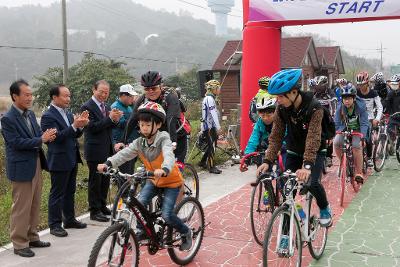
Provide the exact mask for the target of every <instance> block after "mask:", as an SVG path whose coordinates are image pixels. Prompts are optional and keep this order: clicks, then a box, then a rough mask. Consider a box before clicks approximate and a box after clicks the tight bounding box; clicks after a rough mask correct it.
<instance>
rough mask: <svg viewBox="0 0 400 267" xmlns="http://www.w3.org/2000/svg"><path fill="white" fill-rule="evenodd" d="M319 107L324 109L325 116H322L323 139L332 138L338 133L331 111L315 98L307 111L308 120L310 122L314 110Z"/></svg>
mask: <svg viewBox="0 0 400 267" xmlns="http://www.w3.org/2000/svg"><path fill="white" fill-rule="evenodd" d="M318 108H322V110H323V111H324V116H323V118H322V139H324V140H331V139H332V138H333V137H335V135H336V128H335V122H334V120H333V117H332V116H331V113H330V111H329V110H328V109H327V108H326V107H325V106H322V105H321V104H320V103H319V102H318V100H316V99H315V98H313V100H312V101H311V103H310V106H309V107H308V110H307V112H306V121H307V122H310V120H311V116H312V114H313V112H314V111H315V110H316V109H318Z"/></svg>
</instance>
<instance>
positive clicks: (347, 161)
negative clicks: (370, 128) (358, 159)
mask: <svg viewBox="0 0 400 267" xmlns="http://www.w3.org/2000/svg"><path fill="white" fill-rule="evenodd" d="M336 134H341V135H343V145H342V147H341V150H342V157H341V159H340V165H339V173H338V176H339V180H340V188H341V193H340V206H342V207H344V192H345V190H346V183H351V185H352V187H353V189H354V192H356V193H357V192H358V191H359V190H360V187H361V183H359V182H357V181H356V180H355V175H356V174H355V165H354V157H353V145H352V137H353V136H358V137H360V138H362V137H363V135H362V134H361V133H359V132H354V131H347V130H345V131H338V132H336ZM362 150H363V167H362V170H363V174H367V166H368V165H367V154H366V148H365V144H364V142H363V143H362Z"/></svg>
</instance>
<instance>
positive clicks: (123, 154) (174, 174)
mask: <svg viewBox="0 0 400 267" xmlns="http://www.w3.org/2000/svg"><path fill="white" fill-rule="evenodd" d="M137 112H138V113H137V117H138V121H139V128H140V134H141V137H139V138H137V139H135V140H134V141H133V142H132V143H131V144H130V145H129V146H128V147H126V148H124V149H122V150H121V151H119V152H118V153H117V154H115V155H114V156H112V157H110V158H108V159H107V161H106V163H105V164H99V165H98V166H97V170H98V171H99V172H103V171H104V168H106V167H114V168H115V167H118V166H120V165H122V164H123V163H125V162H126V161H129V160H132V159H134V158H136V157H139V158H140V159H141V161H142V162H143V164H144V165H145V167H146V169H147V170H149V171H152V172H154V180H149V181H147V182H146V185H145V186H144V187H143V189H142V191H141V192H140V196H139V201H140V203H142V204H143V205H144V206H147V205H148V204H149V203H150V201H151V199H152V198H153V197H154V196H155V195H156V194H157V191H158V190H157V189H160V188H161V189H162V190H163V193H164V199H163V202H162V203H163V204H162V217H163V219H164V220H165V222H166V223H168V224H169V225H172V226H173V227H174V228H175V229H176V230H177V231H178V232H179V233H180V234H181V237H182V244H181V246H180V249H181V250H188V249H190V248H191V246H192V231H191V230H190V229H189V228H188V227H187V226H186V225H185V224H184V223H183V222H182V221H181V219H179V217H178V216H177V215H176V214H175V213H174V206H175V202H176V199H177V197H178V195H179V192H180V189H181V186H182V185H183V178H182V174H181V172H180V171H179V168H178V166H177V165H176V164H175V156H174V152H173V149H172V143H171V139H170V136H169V134H168V133H167V132H164V131H162V132H161V131H159V129H160V127H161V126H162V124H163V123H164V121H165V117H166V115H165V111H164V109H163V108H162V106H161V105H159V104H157V103H155V102H151V101H150V102H147V103H145V104H142V105H141V106H140V107H139V108H138V111H137ZM136 235H137V238H138V240H139V241H140V240H144V239H146V235H145V233H144V231H143V226H142V225H140V224H138V227H137V234H136Z"/></svg>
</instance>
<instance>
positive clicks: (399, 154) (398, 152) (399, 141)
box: [396, 137, 400, 163]
mask: <svg viewBox="0 0 400 267" xmlns="http://www.w3.org/2000/svg"><path fill="white" fill-rule="evenodd" d="M396 158H397V161H398V162H399V163H400V137H397V141H396Z"/></svg>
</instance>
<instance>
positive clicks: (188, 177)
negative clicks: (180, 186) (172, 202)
mask: <svg viewBox="0 0 400 267" xmlns="http://www.w3.org/2000/svg"><path fill="white" fill-rule="evenodd" d="M182 174H183V178H184V179H185V185H184V186H185V188H184V191H185V192H184V194H185V197H194V198H195V199H199V175H198V174H197V171H196V169H195V168H194V167H193V165H191V164H185V168H184V169H183V173H182Z"/></svg>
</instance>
